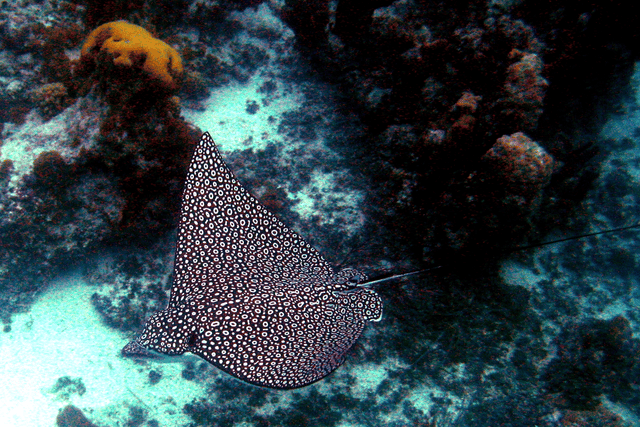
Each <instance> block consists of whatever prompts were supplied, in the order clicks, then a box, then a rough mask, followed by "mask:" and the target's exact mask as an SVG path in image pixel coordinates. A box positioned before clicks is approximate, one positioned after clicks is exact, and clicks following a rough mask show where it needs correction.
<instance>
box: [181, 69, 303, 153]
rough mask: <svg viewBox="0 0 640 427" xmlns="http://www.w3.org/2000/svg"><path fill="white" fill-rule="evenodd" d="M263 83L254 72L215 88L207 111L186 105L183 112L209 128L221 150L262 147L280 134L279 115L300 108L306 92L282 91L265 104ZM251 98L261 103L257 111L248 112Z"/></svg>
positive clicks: (208, 102) (197, 124)
mask: <svg viewBox="0 0 640 427" xmlns="http://www.w3.org/2000/svg"><path fill="white" fill-rule="evenodd" d="M263 83H264V79H263V78H262V77H261V76H259V75H258V74H255V75H253V76H252V77H251V78H250V79H249V81H248V82H247V83H245V84H242V83H237V82H234V83H230V84H229V85H227V86H225V87H222V88H216V89H214V90H213V92H212V93H211V96H210V97H209V99H208V100H207V101H205V102H204V107H205V110H204V111H194V110H189V109H187V108H185V109H183V112H182V113H183V115H184V117H185V119H186V120H187V121H190V122H192V123H193V124H195V125H196V126H198V127H199V128H200V129H202V130H203V131H207V132H209V133H210V134H211V136H212V137H213V140H214V141H215V143H216V145H217V146H218V148H219V149H220V150H221V151H226V152H229V151H235V150H245V149H247V148H253V149H254V150H262V149H264V148H266V146H267V144H268V143H269V142H273V139H274V138H275V137H276V136H277V131H278V123H279V121H280V120H279V118H280V115H281V114H282V113H284V112H285V111H289V110H293V109H295V108H298V106H299V105H300V103H301V102H302V96H303V95H302V94H301V93H300V92H299V91H297V90H289V91H283V92H281V93H279V94H278V95H279V96H275V97H272V96H269V98H270V102H269V105H268V106H264V105H262V104H261V102H260V100H261V99H262V98H263V97H264V95H262V94H261V93H258V92H257V91H258V89H259V88H260V86H261V85H262V84H263ZM279 87H280V86H279ZM272 98H273V99H272ZM251 101H256V102H257V103H258V106H259V109H258V111H257V112H256V113H255V114H249V113H248V112H247V105H248V104H247V102H251ZM270 117H271V119H270Z"/></svg>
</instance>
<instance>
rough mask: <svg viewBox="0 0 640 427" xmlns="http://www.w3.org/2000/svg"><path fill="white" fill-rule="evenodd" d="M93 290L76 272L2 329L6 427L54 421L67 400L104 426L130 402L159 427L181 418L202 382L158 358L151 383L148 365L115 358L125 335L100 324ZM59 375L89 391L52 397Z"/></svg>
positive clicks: (0, 394) (1, 398)
mask: <svg viewBox="0 0 640 427" xmlns="http://www.w3.org/2000/svg"><path fill="white" fill-rule="evenodd" d="M92 293H93V290H92V289H91V287H90V286H89V285H87V284H86V283H84V282H83V281H82V279H81V278H80V276H79V275H73V276H68V277H64V278H61V279H58V280H56V281H55V283H52V284H51V286H49V287H48V290H47V291H46V292H45V293H43V294H42V295H41V297H40V298H39V300H38V301H37V302H36V304H34V306H33V307H32V309H31V311H30V312H29V313H27V314H20V315H17V316H15V320H14V322H13V323H12V330H11V332H10V333H6V334H3V335H0V337H1V341H0V358H2V361H3V363H2V365H1V366H0V378H2V382H3V384H4V387H0V406H1V407H2V408H3V411H4V412H3V418H2V419H3V425H11V426H13V427H22V426H24V427H33V426H48V425H54V424H55V418H56V416H57V414H58V411H59V409H61V408H63V407H64V406H66V405H67V404H68V403H72V404H74V405H76V406H77V407H79V408H80V409H82V410H83V411H84V412H85V415H87V416H88V417H89V418H90V419H91V420H92V421H94V422H95V423H96V424H98V425H100V426H102V427H105V426H115V425H124V424H122V420H123V419H126V417H127V415H128V412H129V407H131V406H137V407H143V408H145V409H146V410H147V411H148V417H149V419H151V418H155V419H156V420H158V421H159V422H160V425H161V426H178V425H183V424H186V423H187V422H188V421H189V419H188V417H187V416H186V415H184V414H183V413H182V406H183V405H184V404H185V403H187V402H190V401H191V400H192V399H193V398H195V397H199V396H201V394H202V390H201V388H200V387H199V386H197V385H196V384H194V383H193V382H189V381H186V380H183V379H182V377H181V376H180V372H181V370H182V365H181V364H179V363H174V364H162V365H161V366H160V367H159V368H160V369H161V370H162V372H163V377H162V380H161V381H160V382H159V383H158V384H156V385H154V386H151V385H149V383H148V373H147V372H148V370H149V368H148V367H144V366H142V365H140V364H137V363H136V362H135V361H133V360H131V359H125V358H122V357H121V356H120V350H121V348H122V347H123V346H124V345H125V344H126V343H127V341H128V340H127V337H124V336H123V335H122V334H120V333H118V332H115V331H113V330H112V329H109V328H107V327H106V326H104V325H103V324H102V322H101V321H100V318H99V315H98V313H97V312H96V311H95V310H94V308H93V305H92V304H91V302H90V297H91V294H92ZM149 367H157V366H154V365H152V364H149ZM214 375H215V374H214ZM63 376H69V377H74V378H81V380H82V382H83V384H84V385H85V386H86V392H85V393H84V394H83V395H82V396H80V395H78V394H72V395H71V397H70V399H69V401H68V402H67V401H61V400H57V397H58V396H56V395H55V394H52V393H51V392H50V389H51V388H52V387H53V385H54V384H55V383H56V380H57V379H58V378H60V377H63ZM134 394H135V396H134Z"/></svg>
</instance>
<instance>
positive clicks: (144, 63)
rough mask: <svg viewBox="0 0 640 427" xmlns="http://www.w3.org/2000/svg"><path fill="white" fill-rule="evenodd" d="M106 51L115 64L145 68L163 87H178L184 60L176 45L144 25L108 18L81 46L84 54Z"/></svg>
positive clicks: (84, 56) (85, 56) (170, 88)
mask: <svg viewBox="0 0 640 427" xmlns="http://www.w3.org/2000/svg"><path fill="white" fill-rule="evenodd" d="M97 52H106V53H108V54H109V55H110V56H111V57H112V58H113V63H114V64H115V65H119V66H124V67H139V68H142V69H143V70H144V71H145V72H146V73H147V74H148V75H149V76H150V77H151V78H153V79H155V80H157V81H158V82H159V83H160V84H161V85H162V86H163V87H165V88H167V89H169V90H173V89H176V88H177V82H176V79H178V78H179V77H180V76H181V75H182V60H181V59H180V55H179V54H178V52H176V50H175V49H174V48H172V47H171V46H169V45H168V44H166V43H165V42H163V41H162V40H158V39H156V38H154V37H153V36H152V35H151V33H149V32H148V31H147V30H145V29H144V28H142V27H139V26H137V25H133V24H130V23H129V22H126V21H116V22H108V23H106V24H103V25H100V26H99V27H98V28H96V29H95V30H93V31H92V32H91V34H89V36H88V37H87V40H85V42H84V45H83V46H82V52H81V54H80V57H81V58H85V59H86V58H91V57H92V56H93V55H95V54H96V53H97Z"/></svg>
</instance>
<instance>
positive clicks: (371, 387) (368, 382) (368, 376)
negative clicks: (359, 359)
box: [349, 363, 389, 399]
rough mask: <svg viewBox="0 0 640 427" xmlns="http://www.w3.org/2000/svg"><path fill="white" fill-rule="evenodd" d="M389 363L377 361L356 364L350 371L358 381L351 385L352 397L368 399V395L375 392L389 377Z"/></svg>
mask: <svg viewBox="0 0 640 427" xmlns="http://www.w3.org/2000/svg"><path fill="white" fill-rule="evenodd" d="M388 369H389V365H379V364H377V363H363V364H361V365H356V366H354V367H353V368H352V369H351V371H350V372H349V373H350V374H351V375H353V376H354V377H355V378H356V380H357V381H356V383H355V384H354V385H353V386H352V387H351V390H350V392H349V394H350V397H353V398H356V399H366V397H367V395H369V394H375V392H376V389H377V388H378V386H379V385H380V383H382V381H384V380H385V379H386V378H387V372H388Z"/></svg>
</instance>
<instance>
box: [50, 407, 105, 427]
mask: <svg viewBox="0 0 640 427" xmlns="http://www.w3.org/2000/svg"><path fill="white" fill-rule="evenodd" d="M56 425H57V426H58V427H97V426H96V425H95V424H94V423H92V422H91V421H89V419H88V418H87V417H86V416H85V415H84V413H83V412H82V411H81V410H80V409H78V408H77V407H75V406H73V405H67V406H65V407H64V408H63V409H62V410H61V411H60V413H59V414H58V416H57V417H56Z"/></svg>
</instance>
